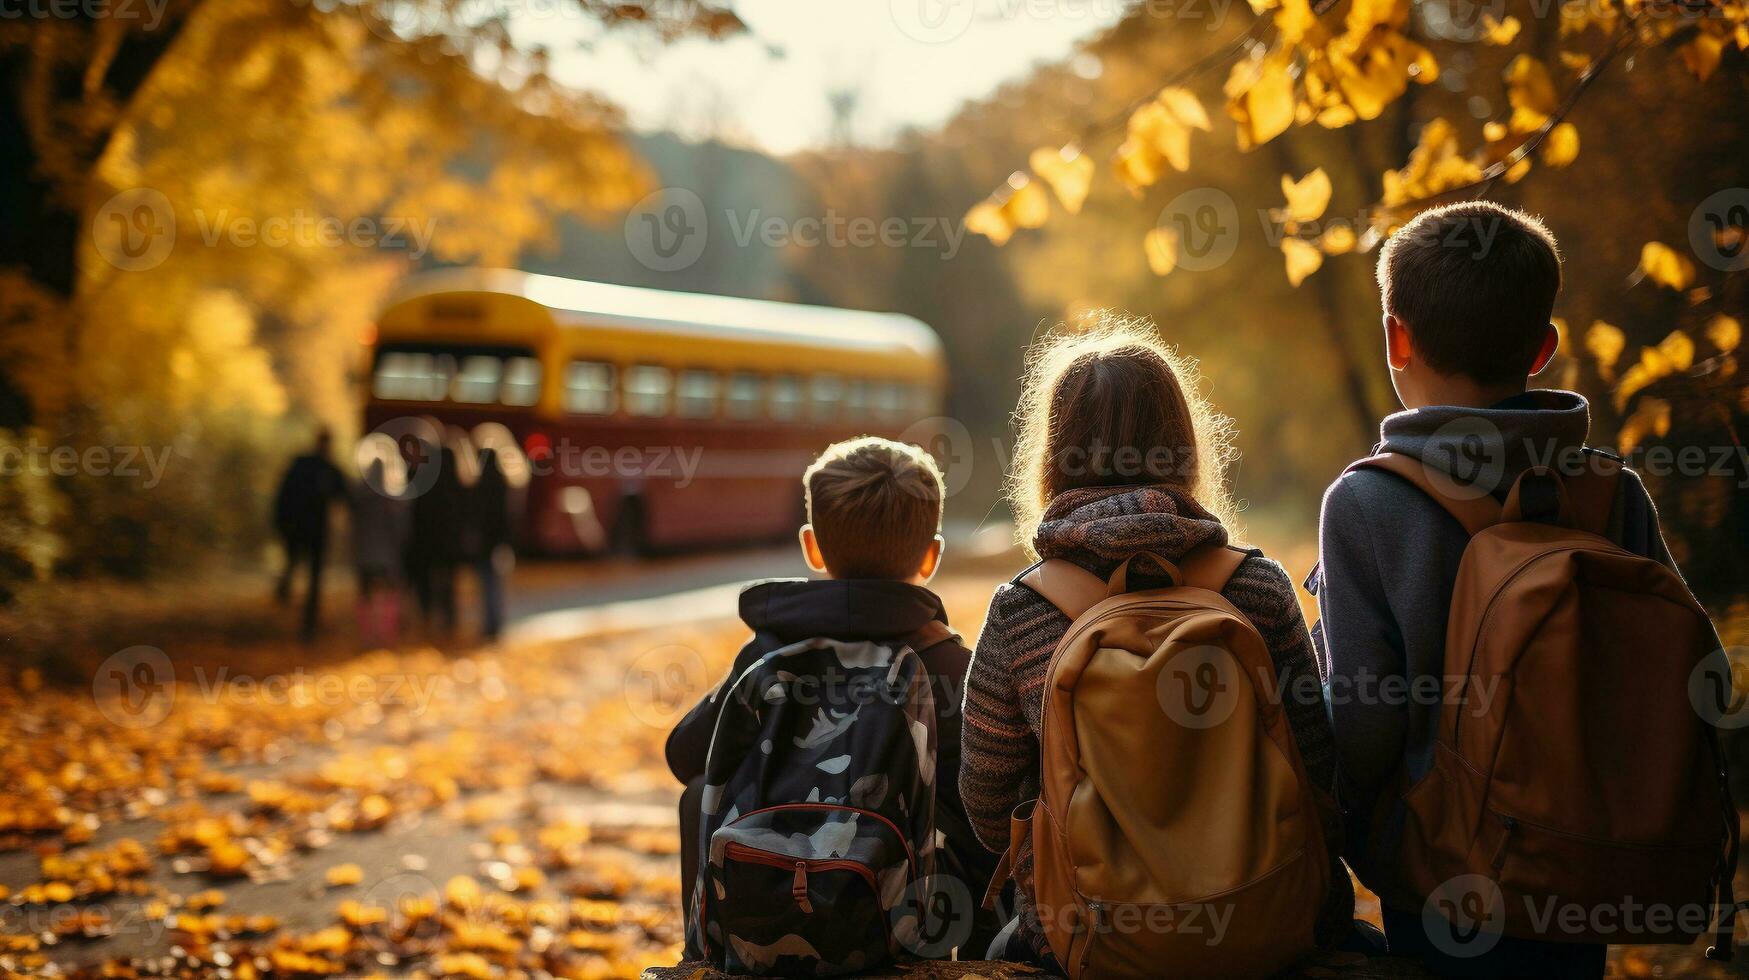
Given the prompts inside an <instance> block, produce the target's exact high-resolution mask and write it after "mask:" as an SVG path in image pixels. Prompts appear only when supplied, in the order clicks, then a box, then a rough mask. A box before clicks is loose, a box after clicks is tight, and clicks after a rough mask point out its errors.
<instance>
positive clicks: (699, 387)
mask: <svg viewBox="0 0 1749 980" xmlns="http://www.w3.org/2000/svg"><path fill="white" fill-rule="evenodd" d="M721 387H722V381H721V380H719V379H718V378H717V373H716V372H715V371H701V370H691V371H682V372H680V385H679V387H678V388H677V389H676V393H677V394H678V396H679V397H678V398H677V399H676V404H675V406H674V414H676V415H678V416H680V417H681V418H683V419H708V418H710V417H712V416H714V415H716V414H717V389H719V388H721Z"/></svg>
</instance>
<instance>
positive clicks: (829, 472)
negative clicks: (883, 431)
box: [667, 436, 997, 953]
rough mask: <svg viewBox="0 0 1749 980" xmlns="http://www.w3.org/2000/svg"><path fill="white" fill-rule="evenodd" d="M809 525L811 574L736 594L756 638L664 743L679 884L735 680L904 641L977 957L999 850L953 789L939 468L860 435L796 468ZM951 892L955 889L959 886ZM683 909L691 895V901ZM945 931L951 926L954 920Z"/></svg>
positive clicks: (940, 819) (955, 649)
mask: <svg viewBox="0 0 1749 980" xmlns="http://www.w3.org/2000/svg"><path fill="white" fill-rule="evenodd" d="M803 485H804V487H805V493H806V500H807V510H808V523H806V524H804V525H803V526H802V528H801V530H800V532H799V537H800V542H801V548H802V555H803V558H804V559H805V560H806V562H807V564H808V567H809V568H811V569H812V570H813V571H814V572H816V573H818V574H819V575H821V576H822V577H821V578H815V579H800V578H798V579H773V580H768V581H764V582H757V583H754V584H753V585H750V586H748V587H747V588H746V589H745V590H743V591H742V593H741V601H740V607H741V618H742V620H743V621H745V622H746V624H747V625H748V627H749V628H751V629H752V630H753V636H752V638H751V639H750V640H748V642H747V644H746V646H744V647H743V648H742V649H741V652H740V653H739V654H738V655H737V656H736V658H735V663H734V666H733V667H732V668H731V669H730V672H729V678H728V680H726V681H725V682H724V683H723V684H722V685H721V686H719V688H718V689H717V690H716V691H713V692H712V693H711V694H710V695H709V696H707V697H706V698H705V699H704V700H702V701H700V702H699V704H698V705H697V706H696V707H694V708H693V709H692V711H691V712H690V713H688V714H687V716H686V717H685V718H684V719H682V720H681V722H680V724H679V725H678V726H677V727H676V728H675V730H674V732H673V734H672V735H670V736H669V738H668V745H667V758H668V766H669V769H671V770H672V771H673V773H674V775H675V777H676V778H678V779H679V780H680V781H681V782H682V783H685V784H687V792H686V793H685V794H684V795H683V796H682V797H681V806H680V811H681V812H680V816H681V844H682V865H683V867H682V875H683V877H682V882H683V887H685V888H687V889H691V888H692V887H693V884H694V879H695V877H696V871H695V868H696V866H697V861H698V858H699V855H698V853H697V852H698V845H699V842H698V840H697V838H698V836H699V834H698V831H697V829H696V828H697V827H698V825H699V821H700V797H701V795H702V785H703V782H704V774H705V767H706V757H707V755H708V753H709V752H710V749H711V744H712V737H713V734H714V732H715V730H716V728H717V727H718V725H717V721H718V718H719V716H720V715H721V714H722V712H723V700H724V696H725V692H727V691H728V690H729V688H730V686H731V685H732V683H733V682H734V680H735V679H736V678H738V677H740V676H742V674H743V673H744V672H746V671H747V670H748V669H749V668H751V667H753V666H754V665H755V664H757V663H758V662H759V661H760V660H761V658H763V657H765V656H766V655H768V654H770V653H772V652H773V651H776V650H779V649H782V648H785V647H789V646H791V645H793V644H798V643H804V642H807V641H811V640H815V639H817V638H825V639H827V640H830V641H833V642H841V643H860V642H872V643H875V644H878V645H882V646H885V647H889V648H893V649H897V648H899V647H902V646H906V647H910V648H911V649H912V650H914V651H915V652H916V654H917V655H918V657H919V659H920V660H921V661H922V664H923V667H924V669H925V670H926V672H927V673H928V676H929V684H930V688H931V692H932V695H933V700H934V709H935V722H936V733H935V734H936V757H935V771H934V786H935V815H934V823H935V828H936V832H937V840H938V841H939V842H941V845H942V846H940V847H939V848H938V849H937V850H936V859H937V860H936V873H937V874H940V875H946V876H950V877H952V878H956V879H958V880H959V881H960V883H961V884H963V885H964V889H965V890H964V892H963V896H969V897H970V900H971V901H970V903H969V905H968V907H966V908H963V909H960V908H955V909H952V910H950V911H951V912H952V913H954V914H956V915H959V916H962V917H963V921H962V923H961V924H960V925H959V927H958V930H957V934H956V935H955V936H954V938H955V939H957V940H959V942H957V943H955V945H959V946H963V947H965V948H968V949H976V950H977V951H978V952H979V953H981V952H982V950H983V945H979V944H980V943H983V944H987V943H988V938H989V936H988V935H987V933H993V931H994V930H993V929H991V928H989V924H988V923H985V922H984V921H983V920H982V916H981V914H979V922H978V924H977V925H978V928H977V929H976V930H975V931H973V932H972V933H970V934H967V925H966V924H967V923H969V922H970V920H971V919H972V917H973V916H974V914H975V913H976V912H977V910H976V908H975V906H976V899H977V898H978V897H979V896H982V895H983V894H984V889H985V887H986V886H987V884H988V883H989V880H990V877H991V875H992V874H993V873H994V871H995V865H996V861H997V856H996V855H994V854H991V853H990V852H988V851H986V850H984V848H983V846H982V845H980V844H979V843H978V841H977V838H976V837H975V836H974V835H973V833H972V830H971V825H970V822H969V821H968V820H967V819H966V816H965V806H964V804H963V803H962V802H961V800H960V795H959V764H960V701H961V694H962V691H963V688H964V685H965V675H966V668H967V665H968V664H969V663H970V661H971V652H970V651H969V650H967V649H966V648H965V647H964V646H963V645H962V644H961V643H960V640H959V637H958V636H957V635H956V634H954V633H953V632H952V631H951V630H949V629H948V626H947V612H946V610H945V609H944V608H943V606H942V603H941V599H940V598H939V597H937V596H936V595H935V593H933V592H931V591H930V590H929V589H928V588H926V583H927V582H928V581H929V580H930V578H931V577H932V576H934V574H935V572H936V569H937V568H938V566H939V564H940V561H941V551H942V538H941V535H940V529H941V509H942V499H943V497H944V492H943V487H942V480H941V472H940V470H939V469H938V468H937V466H936V464H935V460H934V459H932V458H931V457H930V456H929V455H928V454H927V453H925V452H923V451H922V450H920V449H917V448H916V447H914V446H908V445H905V444H902V443H898V442H894V441H892V440H888V439H880V438H875V437H871V436H865V437H862V438H859V439H852V440H849V441H846V442H840V443H837V444H835V445H833V446H830V447H828V448H827V449H826V451H825V452H823V453H821V454H820V456H819V458H818V459H816V460H815V461H814V463H813V465H811V466H809V467H808V469H807V472H806V473H805V474H804V475H803ZM955 891H956V892H957V891H958V890H957V889H955ZM687 907H688V908H689V909H690V908H691V907H692V903H691V901H690V898H689V899H688V902H687ZM948 929H949V931H950V932H953V931H955V926H954V924H952V923H949V924H948Z"/></svg>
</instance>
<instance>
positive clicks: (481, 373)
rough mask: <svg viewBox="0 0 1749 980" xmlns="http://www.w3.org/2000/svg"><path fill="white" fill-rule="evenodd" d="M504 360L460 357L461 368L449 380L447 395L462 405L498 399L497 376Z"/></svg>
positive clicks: (477, 356)
mask: <svg viewBox="0 0 1749 980" xmlns="http://www.w3.org/2000/svg"><path fill="white" fill-rule="evenodd" d="M503 371H504V362H502V361H500V360H498V359H497V358H496V357H487V356H484V355H473V356H470V357H464V358H462V362H461V370H459V371H457V372H456V373H455V377H453V378H451V379H450V382H449V397H450V398H451V400H453V401H458V402H461V403H462V404H464V405H489V404H491V403H492V402H495V401H497V400H498V378H499V375H501V374H502V373H503Z"/></svg>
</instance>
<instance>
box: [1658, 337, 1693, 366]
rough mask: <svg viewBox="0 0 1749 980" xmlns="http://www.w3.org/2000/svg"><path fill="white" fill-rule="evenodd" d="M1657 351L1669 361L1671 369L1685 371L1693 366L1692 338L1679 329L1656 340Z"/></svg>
mask: <svg viewBox="0 0 1749 980" xmlns="http://www.w3.org/2000/svg"><path fill="white" fill-rule="evenodd" d="M1658 353H1659V354H1662V355H1663V356H1664V357H1665V358H1667V359H1668V360H1669V361H1670V368H1671V370H1673V371H1686V370H1688V369H1689V368H1691V367H1693V366H1694V339H1693V338H1691V337H1689V335H1688V334H1685V333H1683V332H1682V331H1680V330H1672V331H1670V336H1668V337H1665V338H1664V339H1663V340H1660V341H1658Z"/></svg>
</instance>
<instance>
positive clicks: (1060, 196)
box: [1027, 145, 1093, 214]
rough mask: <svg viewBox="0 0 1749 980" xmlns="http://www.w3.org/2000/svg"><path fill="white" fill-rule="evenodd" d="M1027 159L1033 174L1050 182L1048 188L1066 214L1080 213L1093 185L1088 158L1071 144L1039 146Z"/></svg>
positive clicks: (1091, 168)
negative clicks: (1058, 147) (1049, 187)
mask: <svg viewBox="0 0 1749 980" xmlns="http://www.w3.org/2000/svg"><path fill="white" fill-rule="evenodd" d="M1027 162H1028V163H1030V164H1031V165H1032V172H1033V173H1035V174H1038V175H1039V177H1040V178H1041V179H1043V180H1044V182H1045V183H1047V184H1049V185H1051V191H1052V192H1053V193H1055V194H1056V195H1057V200H1058V201H1060V202H1062V205H1063V210H1065V211H1067V212H1069V213H1070V214H1079V213H1080V212H1081V205H1082V204H1083V203H1084V202H1086V200H1087V192H1088V191H1089V190H1090V189H1091V188H1092V187H1093V158H1092V157H1089V156H1088V155H1087V154H1085V153H1082V152H1081V148H1080V147H1078V146H1074V145H1069V146H1065V147H1063V148H1062V149H1054V148H1052V147H1048V146H1041V147H1039V148H1038V149H1036V150H1034V151H1032V157H1031V159H1029V160H1028V161H1027Z"/></svg>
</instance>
